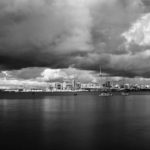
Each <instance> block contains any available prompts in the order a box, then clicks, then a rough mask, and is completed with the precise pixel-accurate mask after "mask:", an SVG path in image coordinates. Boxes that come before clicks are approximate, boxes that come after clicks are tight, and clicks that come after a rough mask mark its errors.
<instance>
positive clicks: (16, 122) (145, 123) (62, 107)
mask: <svg viewBox="0 0 150 150" xmlns="http://www.w3.org/2000/svg"><path fill="white" fill-rule="evenodd" d="M0 133H1V140H3V141H4V142H3V143H2V146H5V147H7V148H11V147H12V146H13V147H14V148H16V149H17V148H20V149H28V148H32V149H35V148H40V149H49V148H50V147H51V148H52V149H63V148H64V149H69V150H72V149H86V150H93V149H108V148H111V149H112V148H115V149H139V148H142V149H149V146H150V144H149V139H150V96H146V95H144V96H142V95H141V96H124V97H123V96H113V97H99V96H89V95H88V96H86V95H81V96H56V97H43V98H42V99H28V100H27V99H25V100H23V99H21V100H19V99H13V100H12V99H10V100H9V99H4V100H0ZM6 145H7V146H6Z"/></svg>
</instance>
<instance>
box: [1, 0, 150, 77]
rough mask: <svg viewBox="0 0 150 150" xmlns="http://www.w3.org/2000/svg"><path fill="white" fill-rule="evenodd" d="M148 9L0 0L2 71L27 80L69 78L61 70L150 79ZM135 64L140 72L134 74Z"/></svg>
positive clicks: (87, 1) (120, 2)
mask: <svg viewBox="0 0 150 150" xmlns="http://www.w3.org/2000/svg"><path fill="white" fill-rule="evenodd" d="M147 4H148V1H146V0H109V1H106V0H50V1H48V0H0V8H1V9H0V68H1V70H17V69H20V72H19V71H12V72H13V73H14V72H15V73H16V75H14V76H17V78H19V77H20V76H21V77H23V76H24V77H23V78H31V79H32V78H35V77H36V76H37V75H38V74H39V73H40V72H42V71H44V72H43V74H42V76H43V77H44V78H50V79H55V78H61V76H66V78H67V77H68V78H69V75H68V73H66V72H67V71H64V70H63V69H64V68H66V69H67V68H68V70H69V71H70V72H71V69H69V68H70V67H74V68H76V69H77V70H78V71H79V70H81V71H82V70H85V71H86V70H89V71H94V72H95V71H97V72H98V71H99V65H101V66H102V69H103V70H104V71H105V72H106V73H108V74H110V75H112V76H113V75H117V74H118V75H121V76H136V75H143V76H148V75H149V73H146V71H145V67H146V68H147V66H146V63H145V62H147V64H148V63H149V61H148V57H145V54H147V53H148V51H149V50H148V49H149V47H148V46H149V39H148V38H149V36H148V35H149V33H148V31H144V30H145V28H147V30H148V29H149V24H148V22H149V21H148V20H149V17H148V16H149V15H148V12H149V11H150V9H149V5H147ZM141 16H145V18H144V19H142V18H141ZM146 16H147V17H146ZM144 20H145V21H144ZM139 22H140V23H139ZM142 22H143V23H142ZM137 24H139V25H137ZM131 26H132V27H131ZM133 28H134V31H133V30H132V29H133ZM122 35H123V36H122ZM131 41H132V42H131ZM133 41H134V44H133ZM127 43H128V45H129V43H130V44H131V45H132V46H128V45H127ZM145 46H146V47H145ZM140 56H141V57H140ZM128 60H129V61H128ZM127 64H128V65H127ZM129 64H130V67H129ZM137 65H139V66H141V69H140V73H139V72H138V71H136V70H135V69H134V68H137V67H135V66H137ZM116 66H117V68H116ZM142 66H143V69H142ZM33 67H34V68H39V67H40V68H39V70H38V69H35V70H36V71H35V70H34V71H35V74H34V73H29V72H32V69H31V68H33ZM42 67H44V68H48V67H49V68H51V69H56V70H55V71H54V70H53V71H52V70H44V69H43V68H42ZM23 68H27V69H28V71H27V72H28V73H27V72H26V71H25V72H24V71H23V70H24V69H23ZM37 70H38V71H37ZM62 70H63V71H62ZM89 71H88V72H86V73H88V74H90V75H91V73H90V72H89ZM80 73H83V74H84V76H85V72H80ZM47 74H53V77H52V76H50V75H48V77H47ZM92 76H93V75H91V77H89V78H90V79H91V80H93V77H92Z"/></svg>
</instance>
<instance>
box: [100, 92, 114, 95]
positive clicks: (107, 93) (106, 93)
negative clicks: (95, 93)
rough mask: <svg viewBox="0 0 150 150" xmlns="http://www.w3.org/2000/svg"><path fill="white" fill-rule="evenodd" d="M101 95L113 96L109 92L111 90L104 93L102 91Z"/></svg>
mask: <svg viewBox="0 0 150 150" xmlns="http://www.w3.org/2000/svg"><path fill="white" fill-rule="evenodd" d="M99 96H112V93H109V92H103V93H100V95H99Z"/></svg>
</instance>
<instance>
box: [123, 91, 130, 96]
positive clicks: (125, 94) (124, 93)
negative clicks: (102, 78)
mask: <svg viewBox="0 0 150 150" xmlns="http://www.w3.org/2000/svg"><path fill="white" fill-rule="evenodd" d="M121 95H122V96H128V95H129V93H127V92H121Z"/></svg>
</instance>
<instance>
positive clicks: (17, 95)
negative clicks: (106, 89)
mask: <svg viewBox="0 0 150 150" xmlns="http://www.w3.org/2000/svg"><path fill="white" fill-rule="evenodd" d="M122 92H127V93H128V95H122ZM101 93H103V92H102V91H69V92H62V91H55V92H12V91H11V92H8V91H3V92H0V99H5V98H6V99H7V98H8V99H17V98H19V99H30V98H41V97H45V96H78V95H99V94H101ZM111 93H112V96H131V95H150V91H111Z"/></svg>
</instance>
